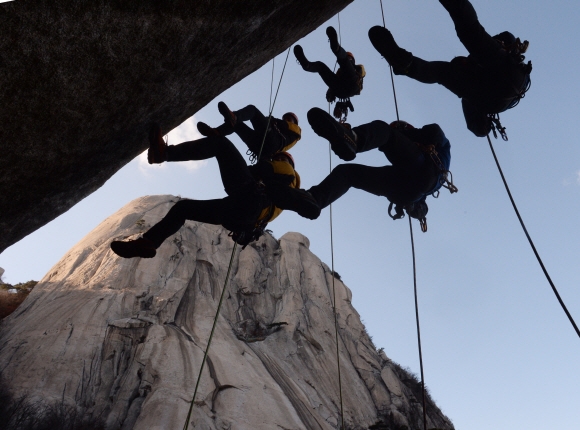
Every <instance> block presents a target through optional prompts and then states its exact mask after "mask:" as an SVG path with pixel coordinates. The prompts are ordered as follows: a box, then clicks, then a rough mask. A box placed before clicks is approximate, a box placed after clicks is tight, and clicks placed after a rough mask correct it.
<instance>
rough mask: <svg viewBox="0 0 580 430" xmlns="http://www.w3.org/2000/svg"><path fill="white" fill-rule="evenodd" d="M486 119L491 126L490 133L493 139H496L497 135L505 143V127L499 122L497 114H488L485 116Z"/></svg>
mask: <svg viewBox="0 0 580 430" xmlns="http://www.w3.org/2000/svg"><path fill="white" fill-rule="evenodd" d="M487 118H488V119H489V124H490V126H491V131H492V133H493V137H494V138H496V139H497V134H498V133H499V134H500V136H501V138H502V139H503V140H504V141H505V142H507V141H508V136H507V133H506V131H505V127H503V126H502V125H501V122H500V121H499V114H498V113H490V114H488V115H487Z"/></svg>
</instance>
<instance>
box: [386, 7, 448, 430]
mask: <svg viewBox="0 0 580 430" xmlns="http://www.w3.org/2000/svg"><path fill="white" fill-rule="evenodd" d="M380 2H381V15H382V17H383V27H384V28H387V26H386V24H385V13H384V10H383V0H380ZM389 70H390V72H391V85H392V87H393V98H394V100H395V112H396V113H397V121H400V118H399V106H398V103H397V92H396V91H395V78H394V76H393V67H392V66H391V65H389ZM437 158H438V157H437ZM434 161H435V160H434ZM439 162H441V161H440V160H439ZM445 178H447V176H445ZM451 186H453V179H451ZM446 188H447V187H446ZM448 189H449V190H450V191H451V188H448ZM454 191H457V188H456V187H455V189H454ZM454 191H451V192H452V193H453V192H454ZM409 229H410V232H411V251H412V254H413V286H414V292H415V319H416V323H417V344H418V346H419V366H420V368H421V389H422V392H423V429H424V430H427V408H426V400H425V375H424V373H423V353H422V350H421V328H420V326H419V301H418V299H417V271H416V267H415V241H414V239H413V224H412V222H411V217H410V216H409ZM421 230H422V231H423V232H425V231H427V225H426V224H425V225H424V224H423V223H421Z"/></svg>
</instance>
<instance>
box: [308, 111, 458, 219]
mask: <svg viewBox="0 0 580 430" xmlns="http://www.w3.org/2000/svg"><path fill="white" fill-rule="evenodd" d="M308 122H309V123H310V125H311V126H312V129H313V130H314V132H315V133H316V134H318V135H319V136H321V137H323V138H325V139H326V140H328V141H329V142H330V144H331V148H332V150H333V151H334V152H335V153H336V154H337V155H338V156H339V157H340V158H342V159H343V160H346V161H351V160H353V159H354V158H355V157H356V154H358V153H361V152H366V151H370V150H372V149H378V150H379V151H381V152H383V153H384V154H385V156H386V157H387V159H388V160H389V161H390V162H391V164H392V165H390V166H383V167H370V166H365V165H361V164H340V165H338V166H337V167H335V168H334V169H333V170H332V172H331V173H330V174H329V175H328V176H327V177H326V178H325V179H324V180H323V181H322V182H321V183H320V184H318V185H316V186H314V187H312V188H310V189H309V190H308V192H309V193H310V194H312V196H313V197H314V199H315V200H316V201H317V202H318V205H319V206H320V208H325V207H326V206H328V205H330V204H331V203H332V202H334V201H336V200H337V199H339V198H340V197H341V196H342V195H344V194H345V193H346V192H347V191H348V190H349V189H350V188H351V187H354V188H358V189H361V190H363V191H366V192H368V193H371V194H374V195H377V196H383V197H386V198H387V199H389V201H391V202H392V203H394V204H396V205H400V206H401V209H402V208H405V209H406V210H407V211H408V213H409V214H410V215H411V216H413V217H415V218H419V219H421V218H424V215H426V213H427V205H426V203H425V198H426V197H427V196H428V195H430V194H432V193H434V192H436V191H437V190H439V188H440V187H441V186H442V181H441V175H442V173H443V172H442V170H445V171H448V170H449V165H450V162H451V152H450V149H451V145H450V144H449V140H447V138H446V137H445V135H444V134H443V131H442V130H441V128H440V127H439V126H438V125H437V124H429V125H425V126H424V127H422V128H414V127H413V126H411V125H410V124H408V123H406V122H404V121H395V122H393V123H392V124H390V125H389V124H387V123H386V122H383V121H380V120H376V121H372V122H370V123H368V124H362V125H360V126H358V127H353V128H351V127H350V125H349V124H343V123H340V122H338V121H336V120H334V118H332V116H330V115H329V114H328V113H326V112H325V111H324V110H322V109H319V108H313V109H311V110H310V111H309V112H308ZM431 147H432V148H433V149H435V151H436V153H437V159H438V160H439V161H437V162H436V159H434V158H432V157H431V155H430V152H431Z"/></svg>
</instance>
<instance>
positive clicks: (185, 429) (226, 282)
mask: <svg viewBox="0 0 580 430" xmlns="http://www.w3.org/2000/svg"><path fill="white" fill-rule="evenodd" d="M237 247H238V244H237V243H236V242H234V248H233V249H232V255H231V257H230V264H229V266H228V272H227V273H226V279H225V281H224V287H223V288H222V293H221V295H220V301H219V303H218V307H217V311H216V313H215V318H214V320H213V325H212V327H211V332H210V334H209V339H208V341H207V346H206V347H205V351H204V353H203V360H202V361H201V366H200V368H199V374H198V375H197V381H196V383H195V390H194V391H193V397H192V399H191V403H190V405H189V411H188V412H187V419H186V420H185V424H184V426H183V430H187V429H188V428H189V420H190V419H191V412H192V411H193V404H194V402H195V396H196V394H197V389H198V387H199V382H200V381H201V374H202V372H203V367H204V365H205V362H206V360H207V354H208V352H209V347H210V345H211V340H212V339H213V334H214V331H215V326H216V325H217V320H218V316H219V314H220V309H221V307H222V303H223V301H224V293H225V291H226V286H227V285H228V280H229V278H230V272H231V270H232V263H233V261H234V254H235V253H236V249H237Z"/></svg>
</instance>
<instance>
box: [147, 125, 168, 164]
mask: <svg viewBox="0 0 580 430" xmlns="http://www.w3.org/2000/svg"><path fill="white" fill-rule="evenodd" d="M147 161H148V162H149V164H161V163H163V162H164V161H167V144H166V143H165V141H164V140H163V133H161V126H160V125H159V124H157V123H155V124H153V125H152V126H151V129H150V130H149V150H148V151H147Z"/></svg>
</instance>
